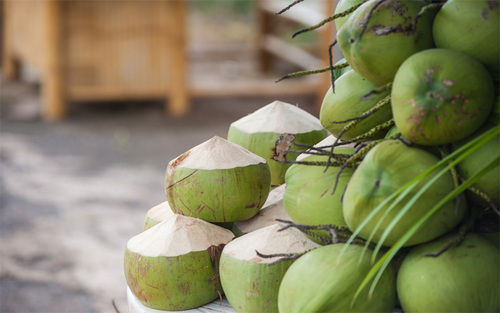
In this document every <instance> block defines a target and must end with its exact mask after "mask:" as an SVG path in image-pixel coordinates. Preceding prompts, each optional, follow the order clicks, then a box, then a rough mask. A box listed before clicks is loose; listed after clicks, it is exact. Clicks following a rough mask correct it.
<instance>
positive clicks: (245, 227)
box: [233, 184, 291, 235]
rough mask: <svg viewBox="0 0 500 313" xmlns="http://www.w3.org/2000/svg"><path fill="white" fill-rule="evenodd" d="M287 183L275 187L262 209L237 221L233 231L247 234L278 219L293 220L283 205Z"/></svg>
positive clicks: (274, 222)
mask: <svg viewBox="0 0 500 313" xmlns="http://www.w3.org/2000/svg"><path fill="white" fill-rule="evenodd" d="M284 193H285V185H284V184H283V185H281V186H279V187H276V188H274V189H273V190H272V191H271V192H270V193H269V197H268V198H267V200H266V203H264V206H263V207H262V209H261V210H260V211H259V213H257V215H255V216H254V217H252V218H251V219H249V220H246V221H241V222H236V223H234V226H233V231H234V232H235V233H236V234H237V235H238V234H239V235H243V234H247V233H249V232H252V231H254V230H257V229H259V228H263V227H266V226H269V225H272V224H276V223H278V222H277V221H276V219H282V220H291V218H290V216H289V215H288V213H286V211H285V207H284V206H283V194H284Z"/></svg>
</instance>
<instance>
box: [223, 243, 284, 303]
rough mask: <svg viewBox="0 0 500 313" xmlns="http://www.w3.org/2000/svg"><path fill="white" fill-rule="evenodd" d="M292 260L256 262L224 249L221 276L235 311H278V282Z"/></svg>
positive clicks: (228, 298)
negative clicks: (237, 257)
mask: <svg viewBox="0 0 500 313" xmlns="http://www.w3.org/2000/svg"><path fill="white" fill-rule="evenodd" d="M292 263H293V261H292V260H285V261H281V262H278V263H274V264H265V263H255V262H248V261H244V260H238V259H236V258H233V257H231V256H229V255H227V254H225V253H222V255H221V259H220V280H221V284H222V289H223V290H224V294H225V295H226V298H227V300H228V301H229V303H230V304H231V306H232V307H233V308H234V309H235V310H236V312H241V313H243V312H245V313H260V312H269V313H270V312H278V290H279V286H280V283H281V279H282V278H283V276H284V275H285V272H286V271H287V269H288V268H289V267H290V265H291V264H292Z"/></svg>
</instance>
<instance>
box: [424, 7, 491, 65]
mask: <svg viewBox="0 0 500 313" xmlns="http://www.w3.org/2000/svg"><path fill="white" fill-rule="evenodd" d="M498 25H500V2H498V0H475V1H470V0H448V1H447V2H446V3H445V4H444V5H443V6H442V7H441V9H440V10H439V12H438V14H437V15H436V18H435V19H434V24H433V27H432V34H433V37H434V42H435V43H436V46H437V47H438V48H447V49H452V50H457V51H461V52H464V53H467V54H468V55H471V56H473V57H474V58H476V59H478V60H479V61H480V62H481V63H483V64H484V65H486V67H487V68H488V69H489V70H490V71H491V72H493V73H500V57H499V56H500V27H499V26H498Z"/></svg>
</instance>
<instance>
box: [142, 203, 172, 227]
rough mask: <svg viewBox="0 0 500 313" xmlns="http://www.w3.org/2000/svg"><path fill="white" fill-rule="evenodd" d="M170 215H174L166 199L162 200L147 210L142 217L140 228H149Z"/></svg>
mask: <svg viewBox="0 0 500 313" xmlns="http://www.w3.org/2000/svg"><path fill="white" fill-rule="evenodd" d="M172 215H174V212H172V209H171V208H170V205H169V204H168V201H164V202H162V203H160V204H158V205H156V206H154V207H152V208H151V209H149V210H148V212H147V213H146V216H145V217H144V225H143V227H142V230H146V229H149V228H151V227H153V226H155V225H156V224H158V223H160V222H163V221H164V220H166V219H167V218H169V217H170V216H172Z"/></svg>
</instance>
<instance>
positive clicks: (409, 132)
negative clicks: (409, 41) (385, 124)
mask: <svg viewBox="0 0 500 313" xmlns="http://www.w3.org/2000/svg"><path fill="white" fill-rule="evenodd" d="M391 97H392V101H391V104H392V112H393V114H394V121H395V122H396V126H397V127H398V129H399V130H400V131H401V133H402V134H403V136H404V137H405V138H408V139H409V140H411V141H412V142H415V143H418V144H421V145H442V144H447V143H451V142H455V141H458V140H461V139H463V138H466V137H467V136H469V135H471V134H472V133H473V132H474V131H476V130H477V129H478V128H479V127H480V126H481V125H482V124H483V123H484V122H485V121H486V119H487V118H488V116H489V114H490V112H491V109H492V105H493V101H494V89H493V81H492V79H491V77H490V75H489V74H488V71H486V69H485V68H484V66H483V65H482V64H481V63H479V62H478V61H476V60H475V59H473V58H472V57H470V56H468V55H466V54H465V53H462V52H458V51H453V50H448V49H429V50H426V51H422V52H419V53H416V54H415V55H412V56H411V57H409V58H408V59H407V60H406V61H405V62H404V63H403V64H402V65H401V67H400V68H399V70H398V72H397V74H396V77H395V78H394V84H393V87H392V95H391Z"/></svg>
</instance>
